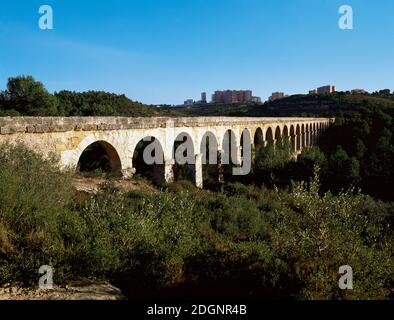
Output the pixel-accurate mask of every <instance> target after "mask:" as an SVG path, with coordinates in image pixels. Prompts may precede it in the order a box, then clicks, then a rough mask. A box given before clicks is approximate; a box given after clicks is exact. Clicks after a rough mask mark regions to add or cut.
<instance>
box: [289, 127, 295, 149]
mask: <svg viewBox="0 0 394 320" xmlns="http://www.w3.org/2000/svg"><path fill="white" fill-rule="evenodd" d="M296 139H297V137H296V132H295V129H294V125H291V126H290V147H291V152H296V151H297V141H296Z"/></svg>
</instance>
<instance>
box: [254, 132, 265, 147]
mask: <svg viewBox="0 0 394 320" xmlns="http://www.w3.org/2000/svg"><path fill="white" fill-rule="evenodd" d="M262 147H264V136H263V130H261V128H257V130H256V133H255V134H254V149H255V150H256V151H257V150H258V149H260V148H262Z"/></svg>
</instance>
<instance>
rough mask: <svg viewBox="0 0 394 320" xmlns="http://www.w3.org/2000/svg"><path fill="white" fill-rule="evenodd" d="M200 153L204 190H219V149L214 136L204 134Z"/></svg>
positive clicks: (210, 133) (208, 133) (207, 133)
mask: <svg viewBox="0 0 394 320" xmlns="http://www.w3.org/2000/svg"><path fill="white" fill-rule="evenodd" d="M200 153H201V154H202V175H203V185H204V188H205V189H209V190H218V188H219V177H220V172H219V162H218V161H219V156H218V153H219V149H218V142H217V139H216V136H215V135H214V134H213V133H212V132H210V131H208V132H206V133H205V134H204V135H203V137H202V139H201V144H200Z"/></svg>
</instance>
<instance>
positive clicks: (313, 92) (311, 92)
mask: <svg viewBox="0 0 394 320" xmlns="http://www.w3.org/2000/svg"><path fill="white" fill-rule="evenodd" d="M309 94H317V90H316V89H313V90H311V91H309Z"/></svg>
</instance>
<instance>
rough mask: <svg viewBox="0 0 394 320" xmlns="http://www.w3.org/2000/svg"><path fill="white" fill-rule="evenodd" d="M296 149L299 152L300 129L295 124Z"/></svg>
mask: <svg viewBox="0 0 394 320" xmlns="http://www.w3.org/2000/svg"><path fill="white" fill-rule="evenodd" d="M296 138H297V139H296V142H297V143H296V147H297V151H300V150H301V127H300V125H299V124H297V127H296Z"/></svg>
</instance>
